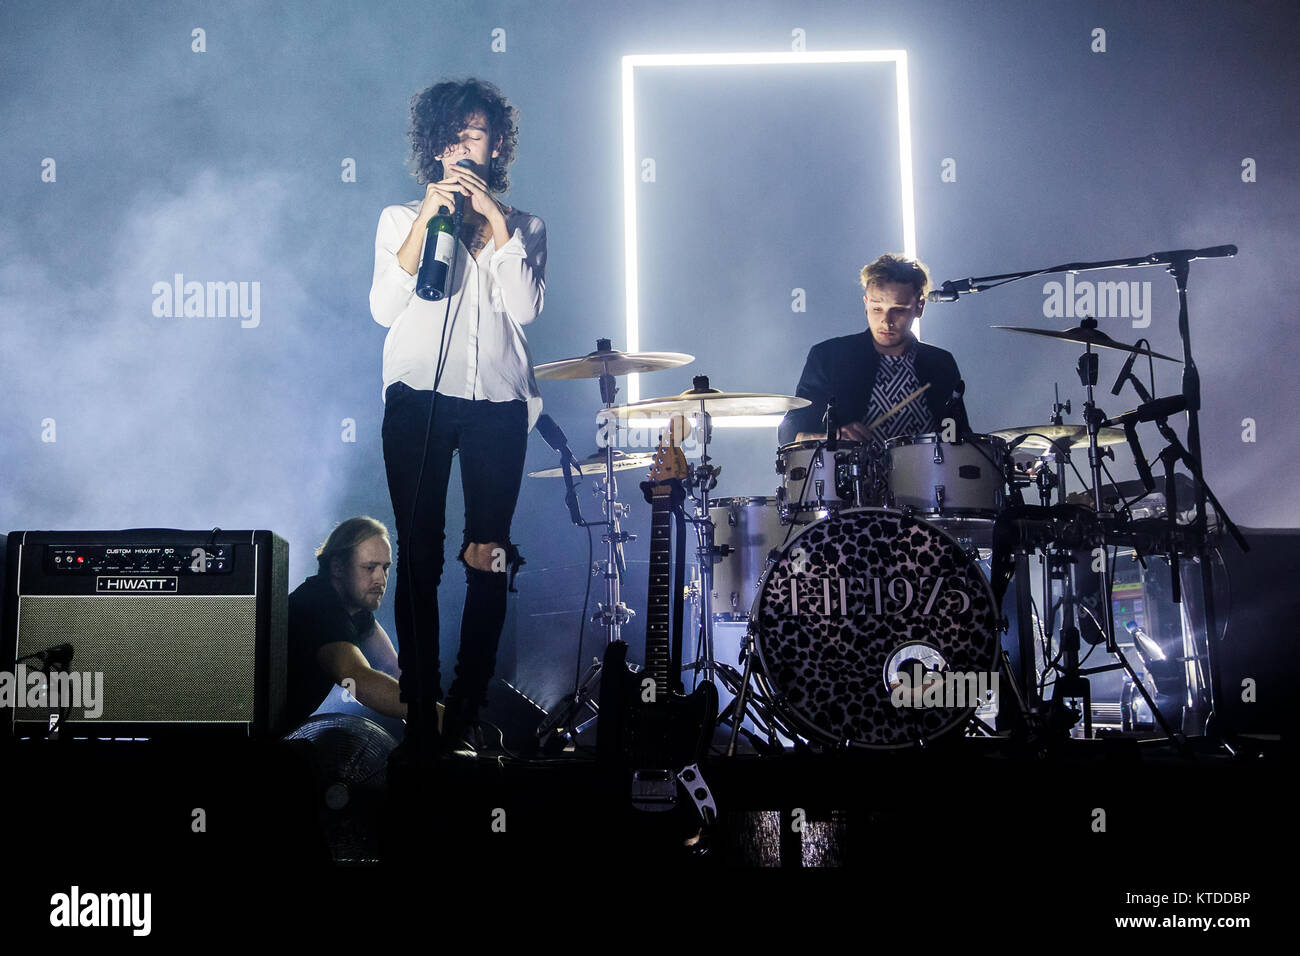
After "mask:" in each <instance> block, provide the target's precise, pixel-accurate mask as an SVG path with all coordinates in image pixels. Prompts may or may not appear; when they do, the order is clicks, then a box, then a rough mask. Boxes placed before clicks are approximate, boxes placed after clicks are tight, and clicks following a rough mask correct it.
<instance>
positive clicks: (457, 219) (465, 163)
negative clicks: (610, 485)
mask: <svg viewBox="0 0 1300 956" xmlns="http://www.w3.org/2000/svg"><path fill="white" fill-rule="evenodd" d="M456 165H457V166H459V167H461V168H462V169H473V168H474V164H473V163H472V162H471V161H470V160H468V159H458V160H457V161H456ZM464 219H465V194H464V193H456V209H455V211H454V212H452V214H451V234H452V235H453V236H459V235H460V224H461V222H463V221H464ZM557 451H558V449H557Z"/></svg>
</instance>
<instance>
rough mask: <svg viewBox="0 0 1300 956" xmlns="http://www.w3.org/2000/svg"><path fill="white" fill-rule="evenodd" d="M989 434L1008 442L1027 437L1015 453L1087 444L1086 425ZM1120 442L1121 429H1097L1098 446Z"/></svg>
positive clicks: (1030, 427) (1027, 427)
mask: <svg viewBox="0 0 1300 956" xmlns="http://www.w3.org/2000/svg"><path fill="white" fill-rule="evenodd" d="M989 434H991V435H995V436H997V437H998V438H1001V439H1003V440H1004V441H1008V442H1010V441H1015V440H1016V439H1017V438H1019V437H1021V436H1022V435H1026V436H1028V437H1027V438H1025V440H1024V441H1022V442H1021V443H1020V444H1019V445H1018V446H1017V447H1016V450H1017V451H1020V450H1022V449H1023V450H1028V451H1046V450H1047V449H1049V448H1051V447H1052V442H1056V441H1062V440H1063V441H1065V442H1067V444H1068V447H1070V448H1077V447H1078V446H1080V445H1086V444H1088V426H1087V425H1019V426H1017V427H1015V428H1000V429H998V430H997V431H995V432H990V433H989ZM1122 441H1124V429H1122V428H1099V429H1097V444H1098V445H1118V444H1119V443H1120V442H1122Z"/></svg>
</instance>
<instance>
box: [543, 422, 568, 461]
mask: <svg viewBox="0 0 1300 956" xmlns="http://www.w3.org/2000/svg"><path fill="white" fill-rule="evenodd" d="M537 434H539V435H541V436H542V438H543V439H545V441H546V444H548V445H550V446H551V447H552V448H554V449H555V450H556V451H558V452H559V453H560V454H561V455H564V456H565V457H567V458H568V459H569V460H570V461H572V460H573V452H571V451H569V439H567V438H566V437H565V436H564V431H563V430H562V429H561V428H560V426H559V425H557V424H555V419H554V418H552V417H551V416H550V415H546V414H542V415H539V416H538V417H537Z"/></svg>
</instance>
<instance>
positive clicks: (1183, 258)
mask: <svg viewBox="0 0 1300 956" xmlns="http://www.w3.org/2000/svg"><path fill="white" fill-rule="evenodd" d="M1236 254H1237V247H1236V246H1235V245H1223V246H1211V247H1208V248H1203V249H1177V250H1172V251H1166V252H1153V253H1150V254H1149V255H1145V256H1134V257H1129V258H1122V259H1107V260H1100V261H1093V262H1071V263H1065V264H1063V265H1059V266H1051V267H1049V268H1046V269H1034V270H1030V271H1027V272H1009V273H1004V274H1002V275H995V276H981V277H979V278H970V279H960V280H952V281H948V282H944V283H942V284H941V289H942V290H943V297H944V298H946V299H948V300H950V301H951V300H953V299H956V298H958V297H960V296H961V295H965V294H969V293H972V292H984V291H986V290H988V289H991V288H994V287H996V286H999V285H1004V284H1006V283H1008V282H1015V281H1017V280H1019V279H1029V278H1033V277H1035V276H1041V275H1049V274H1051V273H1057V272H1087V271H1091V270H1096V269H1135V268H1145V267H1149V266H1165V268H1166V271H1167V272H1168V273H1169V274H1170V275H1171V276H1173V279H1174V284H1175V285H1176V287H1177V289H1178V335H1179V338H1180V339H1181V340H1182V345H1183V381H1182V393H1183V397H1184V398H1185V399H1186V401H1187V447H1186V448H1183V449H1182V450H1183V451H1184V452H1185V453H1186V455H1187V457H1186V458H1185V459H1184V461H1186V462H1187V463H1188V467H1189V468H1192V474H1193V478H1194V486H1195V489H1196V518H1195V521H1194V523H1193V525H1192V529H1193V534H1194V536H1195V540H1196V554H1197V557H1198V558H1199V559H1200V564H1201V590H1202V592H1203V595H1204V598H1203V605H1202V612H1203V618H1204V626H1205V636H1206V654H1207V656H1208V658H1209V666H1210V687H1209V690H1210V714H1211V715H1212V714H1213V712H1214V705H1215V701H1217V700H1219V699H1220V698H1221V696H1222V694H1223V693H1224V691H1225V689H1224V688H1223V687H1222V686H1221V676H1222V675H1221V674H1220V672H1219V667H1218V665H1217V660H1216V657H1217V653H1216V650H1215V647H1214V643H1215V640H1216V635H1217V634H1218V633H1219V629H1218V609H1217V607H1216V605H1215V600H1214V578H1213V570H1212V568H1211V566H1210V561H1209V552H1210V548H1209V519H1208V517H1207V513H1206V501H1207V500H1208V499H1210V498H1212V496H1211V495H1210V494H1209V489H1208V488H1207V487H1206V484H1205V480H1204V478H1203V477H1202V476H1201V471H1200V467H1199V464H1198V465H1197V466H1196V467H1194V468H1193V466H1192V463H1193V462H1197V463H1199V462H1200V460H1201V423H1200V411H1201V378H1200V372H1199V371H1198V370H1197V368H1196V362H1195V360H1194V359H1193V358H1192V334H1191V323H1190V320H1189V316H1188V308H1187V284H1188V275H1189V272H1190V265H1191V263H1192V261H1193V260H1196V259H1221V258H1228V257H1231V256H1235V255H1236ZM1088 428H1089V438H1090V444H1091V442H1092V440H1093V439H1095V428H1096V426H1095V425H1093V424H1092V423H1089V426H1088ZM1170 431H1171V432H1172V429H1170ZM1162 433H1163V432H1162ZM1165 437H1166V439H1167V438H1168V437H1169V436H1167V435H1166V436H1165ZM1179 447H1180V448H1182V444H1181V442H1180V443H1179ZM1090 457H1091V452H1090ZM1096 482H1097V480H1096V479H1094V484H1095V485H1096ZM1098 487H1099V486H1098ZM1094 491H1096V488H1094ZM1100 507H1101V505H1100V500H1098V501H1097V508H1098V510H1099V511H1100ZM1217 507H1218V506H1217V504H1216V508H1217ZM1219 515H1220V516H1221V517H1226V516H1224V515H1223V512H1222V510H1221V509H1220V510H1219ZM1225 524H1226V525H1227V527H1228V528H1229V529H1230V530H1233V538H1234V540H1235V541H1236V542H1237V544H1238V546H1240V547H1241V549H1242V550H1243V551H1248V550H1250V546H1249V544H1248V543H1247V542H1246V540H1245V538H1243V537H1241V535H1240V533H1239V532H1237V531H1235V526H1234V525H1232V524H1231V523H1230V522H1227V521H1225ZM1106 607H1107V614H1106V617H1107V619H1108V626H1107V635H1106V641H1107V650H1110V647H1111V645H1112V644H1114V633H1113V626H1111V625H1112V624H1113V621H1112V618H1113V614H1112V612H1111V606H1110V600H1109V593H1106ZM1157 713H1158V712H1157ZM1203 732H1204V733H1205V735H1206V736H1209V735H1210V734H1209V716H1208V715H1207V717H1206V721H1205V728H1204V731H1203ZM1214 736H1215V737H1216V740H1217V742H1218V743H1221V744H1223V746H1224V747H1226V748H1227V749H1228V750H1230V751H1231V749H1232V748H1231V746H1229V744H1228V741H1227V739H1226V738H1225V737H1224V736H1223V734H1222V733H1221V732H1220V733H1216V734H1215V735H1214Z"/></svg>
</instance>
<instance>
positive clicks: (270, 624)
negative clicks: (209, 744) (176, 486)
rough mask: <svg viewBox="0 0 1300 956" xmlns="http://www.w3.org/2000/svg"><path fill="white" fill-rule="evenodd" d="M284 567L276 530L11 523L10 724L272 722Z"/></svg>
mask: <svg viewBox="0 0 1300 956" xmlns="http://www.w3.org/2000/svg"><path fill="white" fill-rule="evenodd" d="M288 567H289V546H288V545H287V544H286V543H285V541H284V540H283V539H282V538H280V537H278V536H277V535H275V534H273V533H272V532H270V531H221V530H216V531H176V530H169V529H134V530H129V531H15V532H11V533H10V534H9V536H8V540H7V542H6V561H5V601H4V631H3V635H4V636H3V647H2V648H0V667H3V669H4V671H3V673H0V703H2V704H3V706H2V707H0V716H2V717H3V726H4V729H5V731H6V732H9V733H13V734H15V735H17V736H19V737H29V736H39V735H42V734H44V733H45V732H46V731H47V730H48V727H49V723H50V720H51V718H52V717H53V716H55V715H57V714H58V713H59V712H60V711H65V713H64V715H63V717H62V724H61V727H62V730H61V733H66V734H70V735H72V736H74V737H165V736H175V735H178V734H190V733H203V732H211V733H217V734H223V735H224V734H231V735H239V736H256V737H260V736H266V735H270V734H274V733H278V732H279V731H280V730H281V729H282V728H281V727H280V718H281V713H282V711H283V708H284V700H285V681H286V641H287V608H288V593H289V582H288ZM69 655H70V660H69ZM60 658H61V659H62V661H63V663H64V667H63V670H62V671H60V670H59V668H58V666H57V665H55V666H53V667H51V664H50V662H52V661H58V660H59V659H60ZM43 667H44V668H45V669H48V670H51V671H52V673H51V674H50V675H49V676H48V677H42V675H41V672H42V669H43ZM42 684H43V685H44V687H45V693H44V695H43V696H42V695H41V694H40V688H41V686H42Z"/></svg>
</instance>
